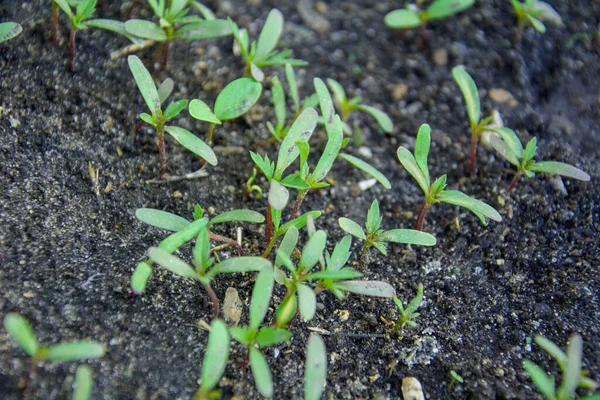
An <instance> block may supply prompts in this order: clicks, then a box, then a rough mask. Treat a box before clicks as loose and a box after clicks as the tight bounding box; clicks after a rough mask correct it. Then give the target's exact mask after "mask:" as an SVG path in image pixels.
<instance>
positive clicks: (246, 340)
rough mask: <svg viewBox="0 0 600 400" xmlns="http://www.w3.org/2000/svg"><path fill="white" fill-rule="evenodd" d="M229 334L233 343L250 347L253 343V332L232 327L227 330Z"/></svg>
mask: <svg viewBox="0 0 600 400" xmlns="http://www.w3.org/2000/svg"><path fill="white" fill-rule="evenodd" d="M229 334H231V337H232V338H233V339H234V340H235V341H237V342H239V343H241V344H243V345H244V346H250V345H252V342H253V341H254V332H253V331H251V330H249V329H246V328H242V327H239V326H232V327H231V328H229Z"/></svg>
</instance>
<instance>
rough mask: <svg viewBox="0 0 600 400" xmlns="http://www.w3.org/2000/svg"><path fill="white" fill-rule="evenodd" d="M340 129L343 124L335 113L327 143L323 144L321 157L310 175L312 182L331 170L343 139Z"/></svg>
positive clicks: (322, 177)
mask: <svg viewBox="0 0 600 400" xmlns="http://www.w3.org/2000/svg"><path fill="white" fill-rule="evenodd" d="M342 129H343V125H342V121H341V120H340V116H339V115H336V116H335V122H334V124H333V128H332V131H331V132H328V138H327V145H325V149H324V150H323V154H322V155H321V158H319V162H318V163H317V165H316V167H315V169H314V171H313V173H312V174H311V177H310V178H311V180H313V181H314V182H320V181H322V180H323V179H325V177H326V176H327V174H328V173H329V171H331V168H332V167H333V163H334V162H335V160H336V158H337V155H338V154H339V152H340V149H341V148H342V142H343V140H344V133H343V132H342Z"/></svg>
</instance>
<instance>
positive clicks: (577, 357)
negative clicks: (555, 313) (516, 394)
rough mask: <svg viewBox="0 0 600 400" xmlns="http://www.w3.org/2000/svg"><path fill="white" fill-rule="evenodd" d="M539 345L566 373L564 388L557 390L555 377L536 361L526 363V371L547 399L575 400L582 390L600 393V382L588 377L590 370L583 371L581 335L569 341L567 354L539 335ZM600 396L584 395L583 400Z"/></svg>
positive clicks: (564, 374) (591, 399)
mask: <svg viewBox="0 0 600 400" xmlns="http://www.w3.org/2000/svg"><path fill="white" fill-rule="evenodd" d="M535 342H536V343H537V344H538V345H539V346H540V347H541V348H542V349H544V350H545V351H546V352H547V353H548V354H549V355H550V356H552V357H553V358H554V359H555V360H556V362H557V363H558V366H559V368H560V370H561V372H562V378H561V382H560V386H559V387H558V388H557V387H556V380H555V378H554V377H553V376H552V375H550V374H548V373H547V372H545V371H544V370H543V369H542V368H541V367H539V366H538V365H537V364H535V363H534V362H532V361H529V360H524V361H523V368H524V369H525V371H526V372H527V374H528V375H529V378H531V380H532V381H533V383H534V384H535V385H536V386H537V388H538V390H539V391H540V392H541V393H542V394H543V395H544V397H545V398H546V399H547V400H572V399H574V398H575V396H576V393H575V391H576V390H577V388H578V387H580V388H584V389H589V390H592V391H594V390H596V389H597V388H598V383H597V382H595V381H593V380H591V379H590V378H588V377H587V376H586V374H587V371H585V370H583V369H582V362H581V358H582V353H583V340H582V339H581V336H580V335H573V336H571V338H570V339H569V344H568V345H567V352H566V354H565V353H564V352H563V351H562V350H561V349H560V348H559V347H558V346H557V345H555V344H554V343H552V342H551V341H550V340H548V339H546V338H544V337H542V336H536V337H535ZM599 398H600V393H596V394H593V395H590V396H584V397H582V398H581V399H582V400H598V399H599Z"/></svg>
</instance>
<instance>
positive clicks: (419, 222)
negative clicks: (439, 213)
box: [415, 199, 429, 231]
mask: <svg viewBox="0 0 600 400" xmlns="http://www.w3.org/2000/svg"><path fill="white" fill-rule="evenodd" d="M428 209H429V204H427V199H425V200H423V204H421V208H420V209H419V215H418V216H417V221H416V222H415V229H416V230H418V231H422V230H423V221H425V214H427V210H428Z"/></svg>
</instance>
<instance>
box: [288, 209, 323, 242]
mask: <svg viewBox="0 0 600 400" xmlns="http://www.w3.org/2000/svg"><path fill="white" fill-rule="evenodd" d="M320 216H321V211H308V212H305V213H304V214H302V215H301V216H299V217H298V218H294V219H293V220H291V221H288V222H286V223H285V224H283V225H282V226H281V227H280V228H279V229H277V236H281V235H283V234H284V233H285V232H287V231H288V229H290V228H291V227H294V228H296V229H298V230H300V229H302V228H304V227H305V226H306V223H307V221H308V217H311V218H312V219H313V220H316V219H317V218H319V217H320Z"/></svg>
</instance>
